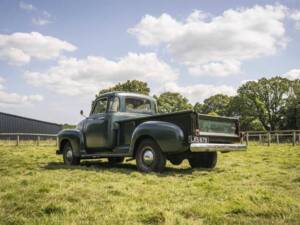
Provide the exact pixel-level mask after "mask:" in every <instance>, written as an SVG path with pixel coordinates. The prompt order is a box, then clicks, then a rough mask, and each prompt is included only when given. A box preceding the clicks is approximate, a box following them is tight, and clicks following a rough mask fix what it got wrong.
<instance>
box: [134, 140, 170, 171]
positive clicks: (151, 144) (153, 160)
mask: <svg viewBox="0 0 300 225" xmlns="http://www.w3.org/2000/svg"><path fill="white" fill-rule="evenodd" d="M135 157H136V164H137V168H138V170H140V171H142V172H162V171H163V170H164V168H165V166H166V157H165V155H164V154H163V153H162V151H161V149H160V147H159V145H158V144H156V142H155V141H153V140H151V139H145V140H143V141H142V142H141V143H140V145H139V146H138V149H137V152H136V156H135Z"/></svg>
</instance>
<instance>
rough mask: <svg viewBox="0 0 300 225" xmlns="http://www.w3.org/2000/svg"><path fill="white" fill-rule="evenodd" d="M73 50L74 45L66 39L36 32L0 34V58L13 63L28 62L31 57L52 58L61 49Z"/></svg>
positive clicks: (56, 55)
mask: <svg viewBox="0 0 300 225" xmlns="http://www.w3.org/2000/svg"><path fill="white" fill-rule="evenodd" d="M75 50H76V47H75V46H74V45H72V44H70V43H68V42H66V41H63V40H60V39H58V38H55V37H52V36H44V35H42V34H40V33H38V32H31V33H13V34H10V35H5V34H2V35H1V34H0V60H3V61H7V62H8V63H9V64H13V65H22V64H26V63H29V62H30V60H31V58H36V59H40V60H45V59H52V58H56V57H58V56H60V55H61V54H62V52H63V51H68V52H72V51H75Z"/></svg>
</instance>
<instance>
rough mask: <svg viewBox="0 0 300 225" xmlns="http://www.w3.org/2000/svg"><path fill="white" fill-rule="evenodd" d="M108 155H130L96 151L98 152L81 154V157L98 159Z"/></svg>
mask: <svg viewBox="0 0 300 225" xmlns="http://www.w3.org/2000/svg"><path fill="white" fill-rule="evenodd" d="M109 157H131V155H130V154H124V153H98V154H81V156H80V158H81V159H99V158H109Z"/></svg>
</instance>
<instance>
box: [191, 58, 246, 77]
mask: <svg viewBox="0 0 300 225" xmlns="http://www.w3.org/2000/svg"><path fill="white" fill-rule="evenodd" d="M240 65H241V63H240V62H239V61H236V60H228V61H225V60H224V61H222V62H210V63H208V64H204V65H195V66H190V67H189V73H190V74H192V75H195V76H201V75H208V76H218V77H225V76H228V75H231V74H238V73H239V72H240Z"/></svg>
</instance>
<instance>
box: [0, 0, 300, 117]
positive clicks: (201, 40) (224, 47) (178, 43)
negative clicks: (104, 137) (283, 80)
mask: <svg viewBox="0 0 300 225" xmlns="http://www.w3.org/2000/svg"><path fill="white" fill-rule="evenodd" d="M299 10H300V1H276V2H275V1H191V0H190V1H179V0H178V1H71V0H70V1H29V0H28V1H11V0H1V2H0V111H2V112H8V113H15V114H19V115H23V116H28V117H33V118H38V119H42V120H47V121H52V122H59V123H64V122H68V123H76V122H77V121H78V120H80V119H81V118H80V115H79V111H80V109H84V111H85V112H86V113H88V112H89V107H90V102H91V100H92V99H93V97H94V95H95V93H96V92H97V90H100V89H101V88H105V87H109V86H111V85H113V84H115V83H117V82H122V81H124V80H127V79H141V80H144V81H147V82H148V83H149V84H150V87H151V90H152V93H153V94H156V93H161V92H163V91H179V92H181V93H182V94H183V95H184V96H186V97H188V98H189V99H190V100H191V102H193V103H194V102H196V101H200V102H201V101H202V100H203V99H205V98H207V97H209V96H210V95H213V94H216V93H224V94H228V95H234V94H235V91H236V89H237V87H238V86H239V85H241V84H242V83H243V82H245V81H247V80H256V79H259V78H260V77H262V76H267V77H271V76H274V75H281V76H286V77H288V78H290V79H296V78H300V70H299V69H300V65H299V64H300V63H299V54H300V41H299V40H300V11H299Z"/></svg>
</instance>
